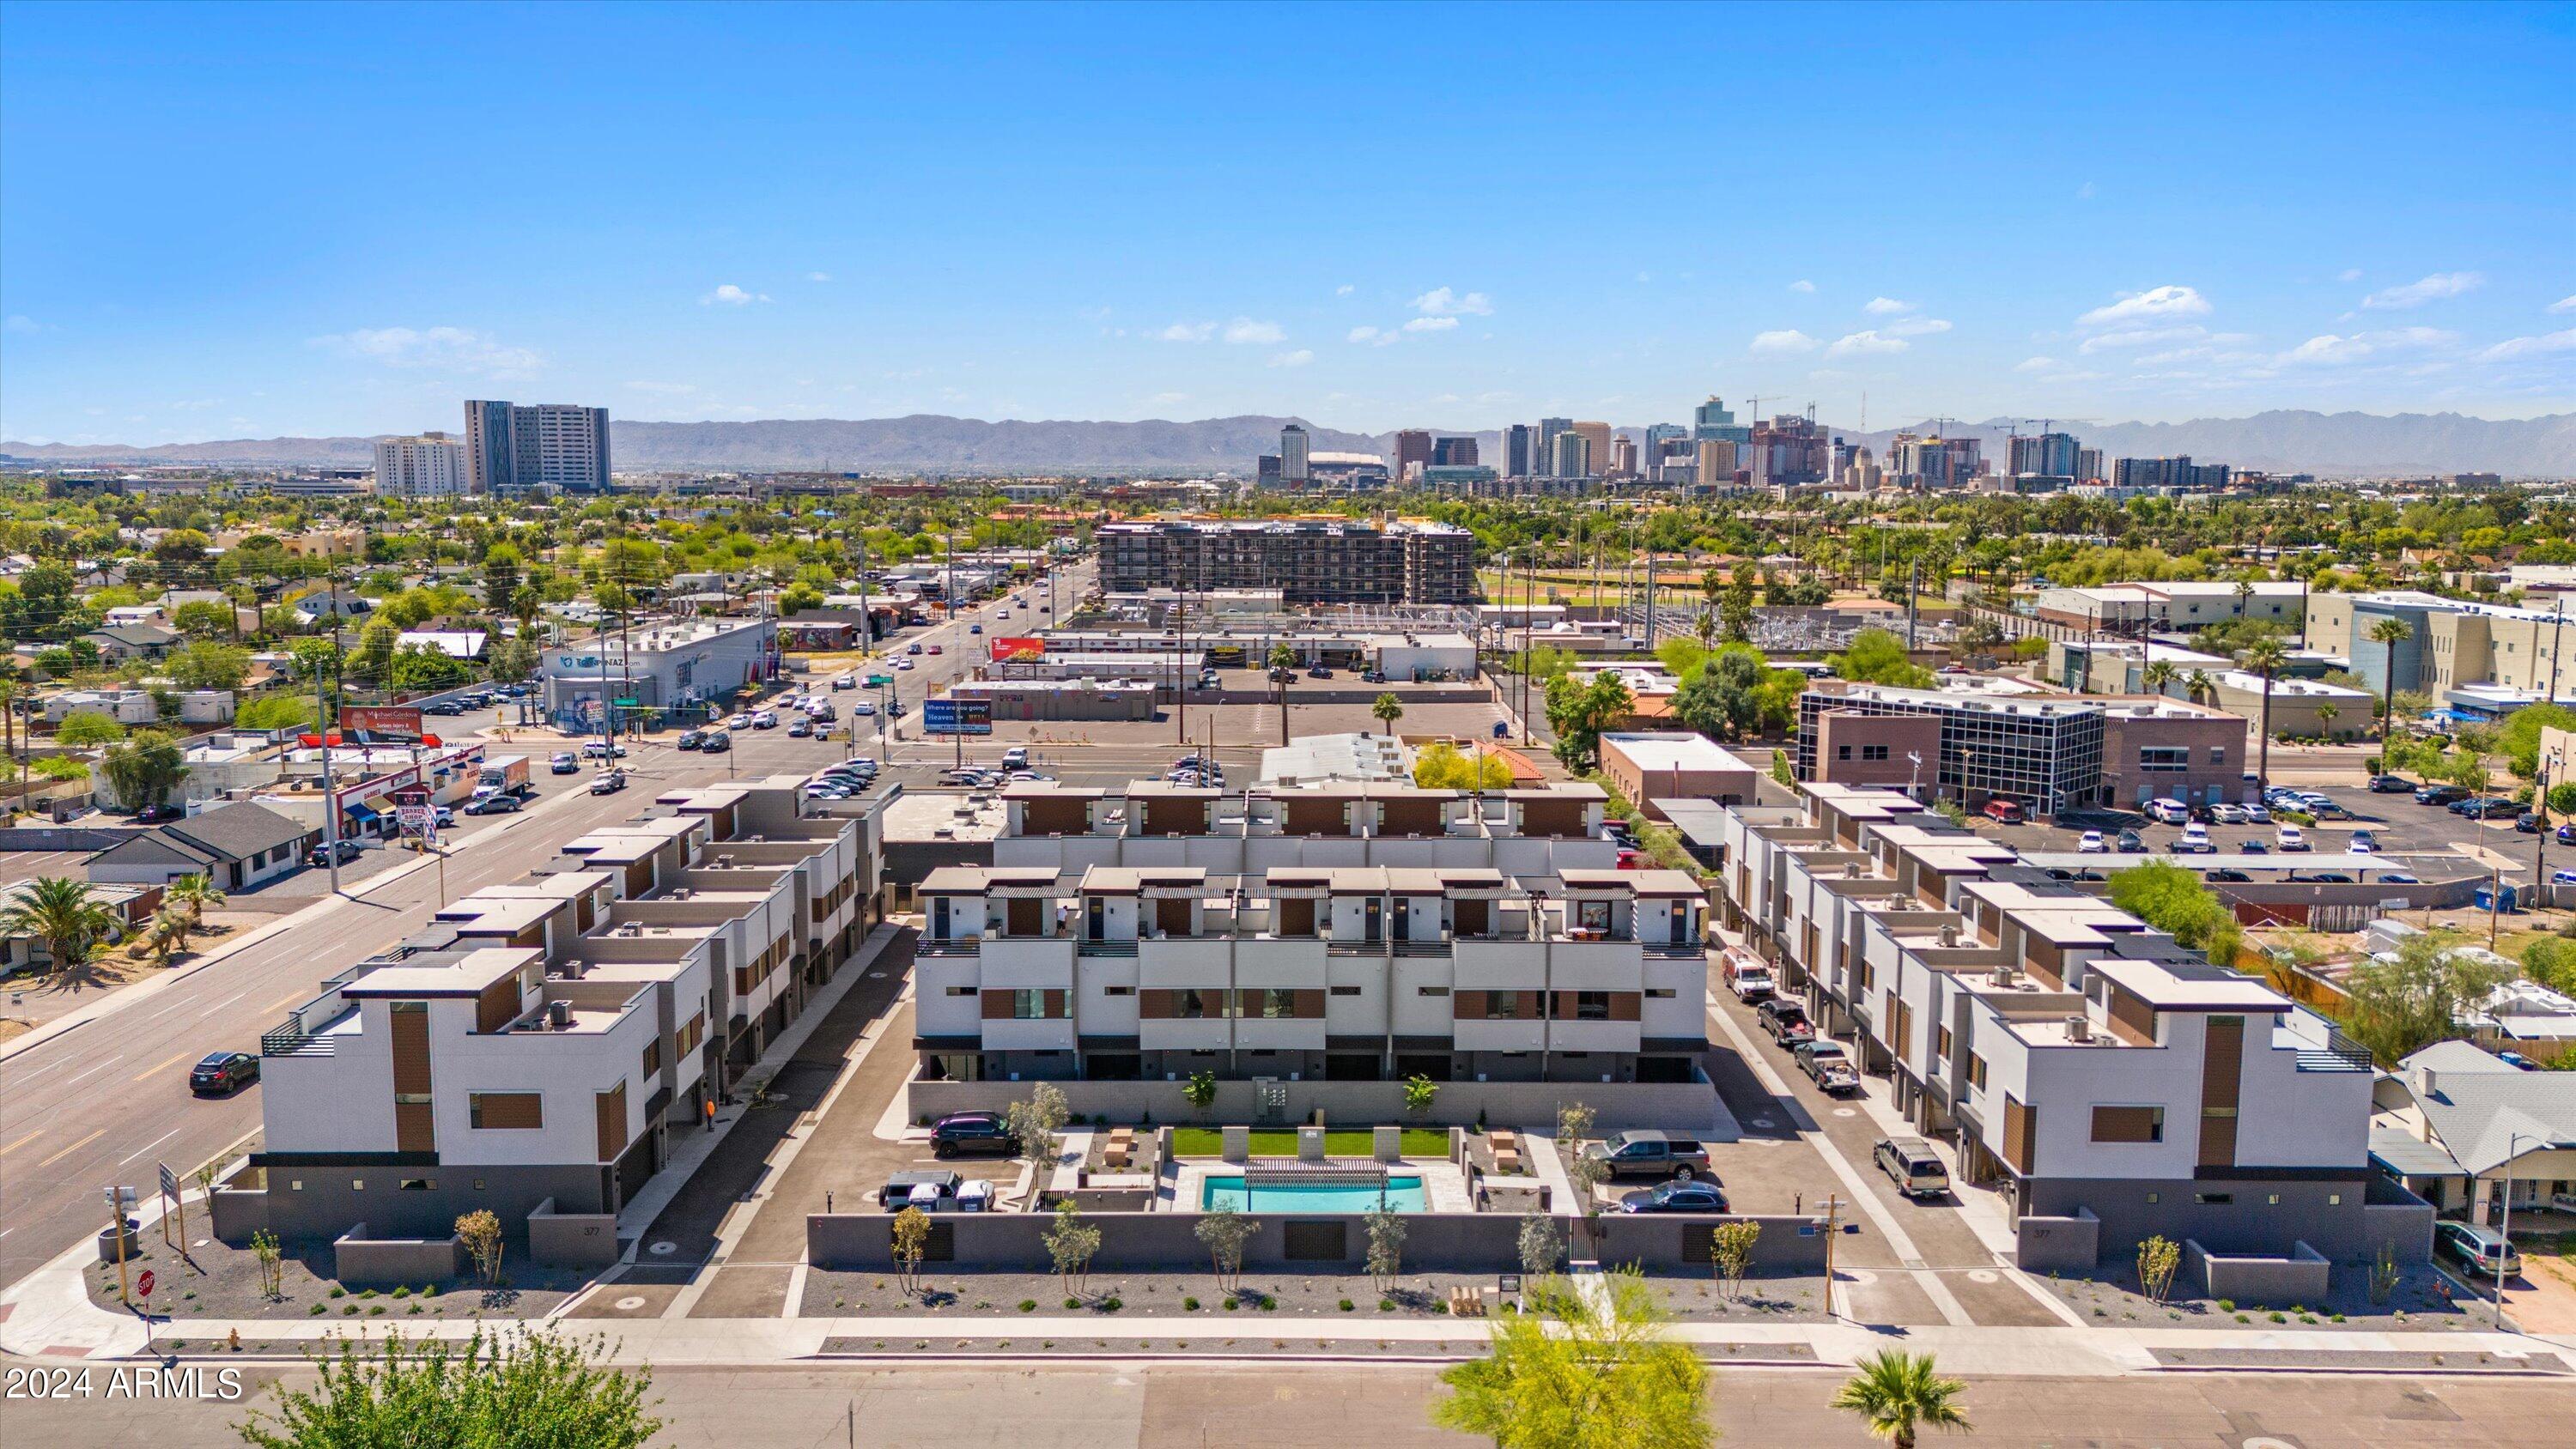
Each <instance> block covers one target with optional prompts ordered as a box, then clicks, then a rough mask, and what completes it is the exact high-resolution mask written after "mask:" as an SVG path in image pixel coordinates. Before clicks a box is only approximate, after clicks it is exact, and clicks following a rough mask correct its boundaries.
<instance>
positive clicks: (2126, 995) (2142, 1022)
mask: <svg viewBox="0 0 2576 1449" xmlns="http://www.w3.org/2000/svg"><path fill="white" fill-rule="evenodd" d="M2110 988H2111V1034H2112V1035H2114V1036H2116V1037H2118V1038H2119V1039H2120V1040H2122V1041H2124V1042H2127V1043H2129V1044H2130V1045H2131V1046H2154V1045H2155V1044H2156V1009H2155V1008H2154V1007H2152V1006H2149V1005H2148V1004H2147V1001H2146V998H2145V997H2142V996H2139V995H2137V994H2135V993H2133V992H2128V991H2123V990H2121V989H2120V985H2119V983H2118V982H2116V981H2115V982H2112V983H2110Z"/></svg>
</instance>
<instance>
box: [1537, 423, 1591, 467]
mask: <svg viewBox="0 0 2576 1449" xmlns="http://www.w3.org/2000/svg"><path fill="white" fill-rule="evenodd" d="M1547 471H1548V474H1549V475H1550V476H1551V477H1556V478H1589V477H1591V476H1592V440H1591V439H1590V438H1587V437H1585V436H1584V435H1583V434H1581V433H1578V432H1576V431H1574V430H1573V429H1571V428H1568V429H1567V430H1566V431H1564V432H1562V433H1559V434H1557V435H1556V450H1555V452H1554V454H1553V455H1552V456H1551V457H1550V459H1549V467H1548V470H1547Z"/></svg>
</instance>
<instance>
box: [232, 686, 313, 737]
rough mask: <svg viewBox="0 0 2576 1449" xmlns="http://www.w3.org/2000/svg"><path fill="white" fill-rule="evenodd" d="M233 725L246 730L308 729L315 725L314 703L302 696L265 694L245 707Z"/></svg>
mask: <svg viewBox="0 0 2576 1449" xmlns="http://www.w3.org/2000/svg"><path fill="white" fill-rule="evenodd" d="M233 723H234V724H235V725H236V726H238V727H240V728H242V729H246V730H291V729H303V728H307V727H309V726H310V725H311V724H312V723H313V701H311V700H309V699H306V698H305V697H304V696H303V695H300V694H263V695H261V696H260V697H259V698H257V699H254V700H252V701H251V702H250V703H248V704H245V705H243V706H242V707H241V708H240V710H239V711H237V712H236V713H235V714H234V715H233Z"/></svg>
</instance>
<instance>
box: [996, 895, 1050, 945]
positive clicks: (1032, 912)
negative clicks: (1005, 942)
mask: <svg viewBox="0 0 2576 1449" xmlns="http://www.w3.org/2000/svg"><path fill="white" fill-rule="evenodd" d="M1046 905H1047V903H1046V902H1044V901H1042V900H1039V899H1038V898H1037V897H1035V896H1014V897H1012V898H1011V899H1009V900H1007V901H1004V902H1003V903H1002V915H1003V922H1004V925H1005V926H1006V927H1007V928H1008V929H1009V931H1010V933H1011V934H1012V935H1014V936H1043V935H1045V934H1046V929H1047V920H1046Z"/></svg>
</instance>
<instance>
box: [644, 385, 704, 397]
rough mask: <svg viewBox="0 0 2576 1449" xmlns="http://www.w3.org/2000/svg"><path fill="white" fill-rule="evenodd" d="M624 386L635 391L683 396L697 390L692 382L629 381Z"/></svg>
mask: <svg viewBox="0 0 2576 1449" xmlns="http://www.w3.org/2000/svg"><path fill="white" fill-rule="evenodd" d="M626 386H627V387H628V388H629V389H631V390H633V391H635V392H650V393H660V394H664V395H666V396H670V397H683V396H686V395H687V394H689V393H693V392H696V391H697V390H698V386H697V384H696V383H693V382H630V383H628V384H626Z"/></svg>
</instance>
